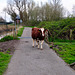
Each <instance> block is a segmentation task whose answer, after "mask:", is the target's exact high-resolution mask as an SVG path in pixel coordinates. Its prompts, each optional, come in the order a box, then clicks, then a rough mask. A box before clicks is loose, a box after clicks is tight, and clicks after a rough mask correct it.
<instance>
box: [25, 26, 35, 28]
mask: <svg viewBox="0 0 75 75" xmlns="http://www.w3.org/2000/svg"><path fill="white" fill-rule="evenodd" d="M24 27H30V28H34V27H35V26H24Z"/></svg>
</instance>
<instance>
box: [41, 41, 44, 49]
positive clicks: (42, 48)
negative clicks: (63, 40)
mask: <svg viewBox="0 0 75 75" xmlns="http://www.w3.org/2000/svg"><path fill="white" fill-rule="evenodd" d="M43 42H44V40H42V41H41V50H43V47H42V45H43Z"/></svg>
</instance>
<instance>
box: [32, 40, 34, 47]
mask: <svg viewBox="0 0 75 75" xmlns="http://www.w3.org/2000/svg"><path fill="white" fill-rule="evenodd" d="M32 47H34V39H33V44H32Z"/></svg>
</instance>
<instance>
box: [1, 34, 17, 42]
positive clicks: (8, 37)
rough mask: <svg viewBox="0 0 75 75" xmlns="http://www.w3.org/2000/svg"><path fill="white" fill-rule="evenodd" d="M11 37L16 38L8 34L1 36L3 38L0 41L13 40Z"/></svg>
mask: <svg viewBox="0 0 75 75" xmlns="http://www.w3.org/2000/svg"><path fill="white" fill-rule="evenodd" d="M13 39H15V40H18V38H17V37H14V38H13V36H9V35H8V36H5V37H3V38H2V39H1V40H0V42H5V41H9V40H13Z"/></svg>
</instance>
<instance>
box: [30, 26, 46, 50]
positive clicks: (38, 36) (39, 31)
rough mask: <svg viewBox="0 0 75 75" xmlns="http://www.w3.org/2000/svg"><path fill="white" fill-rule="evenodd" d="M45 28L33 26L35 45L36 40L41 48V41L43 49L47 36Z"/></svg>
mask: <svg viewBox="0 0 75 75" xmlns="http://www.w3.org/2000/svg"><path fill="white" fill-rule="evenodd" d="M45 31H46V30H45V29H44V28H36V27H35V28H32V35H31V36H32V39H33V45H32V46H33V47H34V41H36V46H37V45H38V48H39V41H41V50H42V49H43V47H42V44H43V42H44V38H45Z"/></svg>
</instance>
